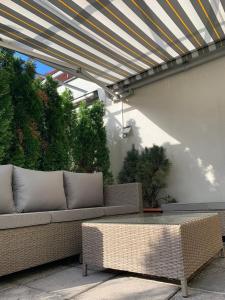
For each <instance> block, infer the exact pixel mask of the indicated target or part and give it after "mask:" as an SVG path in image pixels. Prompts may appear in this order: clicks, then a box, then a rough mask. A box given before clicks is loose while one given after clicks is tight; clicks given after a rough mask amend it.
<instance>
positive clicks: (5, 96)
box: [0, 68, 13, 163]
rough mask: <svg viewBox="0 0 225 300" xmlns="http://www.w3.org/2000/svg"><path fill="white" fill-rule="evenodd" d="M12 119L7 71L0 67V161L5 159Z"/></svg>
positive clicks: (8, 146) (9, 141)
mask: <svg viewBox="0 0 225 300" xmlns="http://www.w3.org/2000/svg"><path fill="white" fill-rule="evenodd" d="M12 119H13V108H12V97H11V95H10V86H9V78H8V72H6V71H5V70H4V69H1V68H0V163H2V162H4V160H5V159H6V157H7V154H8V151H9V148H10V144H11V141H12Z"/></svg>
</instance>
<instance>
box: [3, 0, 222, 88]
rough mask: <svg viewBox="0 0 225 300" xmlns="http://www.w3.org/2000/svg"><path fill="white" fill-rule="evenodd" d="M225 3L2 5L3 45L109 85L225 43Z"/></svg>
mask: <svg viewBox="0 0 225 300" xmlns="http://www.w3.org/2000/svg"><path fill="white" fill-rule="evenodd" d="M224 35H225V0H77V1H75V0H1V1H0V39H2V41H7V42H10V43H12V42H13V43H14V44H15V45H18V46H20V47H23V48H24V49H29V50H31V51H33V52H34V53H39V54H44V55H45V56H48V57H51V58H54V59H56V60H57V61H60V62H65V63H66V64H67V65H71V66H76V67H78V68H82V70H85V71H86V72H87V73H88V74H90V75H91V76H93V77H94V78H96V79H97V80H99V81H101V82H102V83H104V84H106V85H109V84H113V83H116V82H119V81H121V80H123V79H126V78H129V77H130V76H133V75H135V74H139V73H141V72H143V71H145V70H148V69H151V68H152V67H154V66H157V65H161V64H163V63H165V62H168V61H170V60H173V59H175V58H177V57H179V56H183V55H185V54H187V53H189V52H192V51H195V50H196V49H199V48H202V47H205V46H207V45H209V44H211V43H214V42H217V41H220V40H222V39H224Z"/></svg>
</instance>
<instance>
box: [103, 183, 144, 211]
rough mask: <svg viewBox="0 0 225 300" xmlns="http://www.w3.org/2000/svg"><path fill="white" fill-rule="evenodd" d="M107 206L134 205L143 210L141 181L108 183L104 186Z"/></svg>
mask: <svg viewBox="0 0 225 300" xmlns="http://www.w3.org/2000/svg"><path fill="white" fill-rule="evenodd" d="M104 201H105V205H106V206H116V205H134V206H136V207H137V208H138V210H139V211H140V212H141V211H142V210H143V201H142V186H141V183H136V182H135V183H125V184H113V185H107V186H105V188H104Z"/></svg>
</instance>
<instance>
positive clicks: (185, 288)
mask: <svg viewBox="0 0 225 300" xmlns="http://www.w3.org/2000/svg"><path fill="white" fill-rule="evenodd" d="M181 292H182V296H183V297H188V286H187V280H186V279H183V280H181Z"/></svg>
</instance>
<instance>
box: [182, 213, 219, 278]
mask: <svg viewBox="0 0 225 300" xmlns="http://www.w3.org/2000/svg"><path fill="white" fill-rule="evenodd" d="M181 240H182V252H183V264H184V278H189V277H190V276H191V275H192V274H193V273H194V272H195V271H196V270H197V269H199V268H200V267H201V266H202V265H204V264H205V263H206V262H207V261H208V260H209V259H210V258H211V257H213V256H214V255H215V254H216V253H217V252H218V250H219V249H222V247H223V244H222V239H221V228H220V222H219V218H218V216H212V217H209V218H205V219H203V220H196V221H195V222H191V223H188V224H185V225H184V226H182V227H181Z"/></svg>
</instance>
